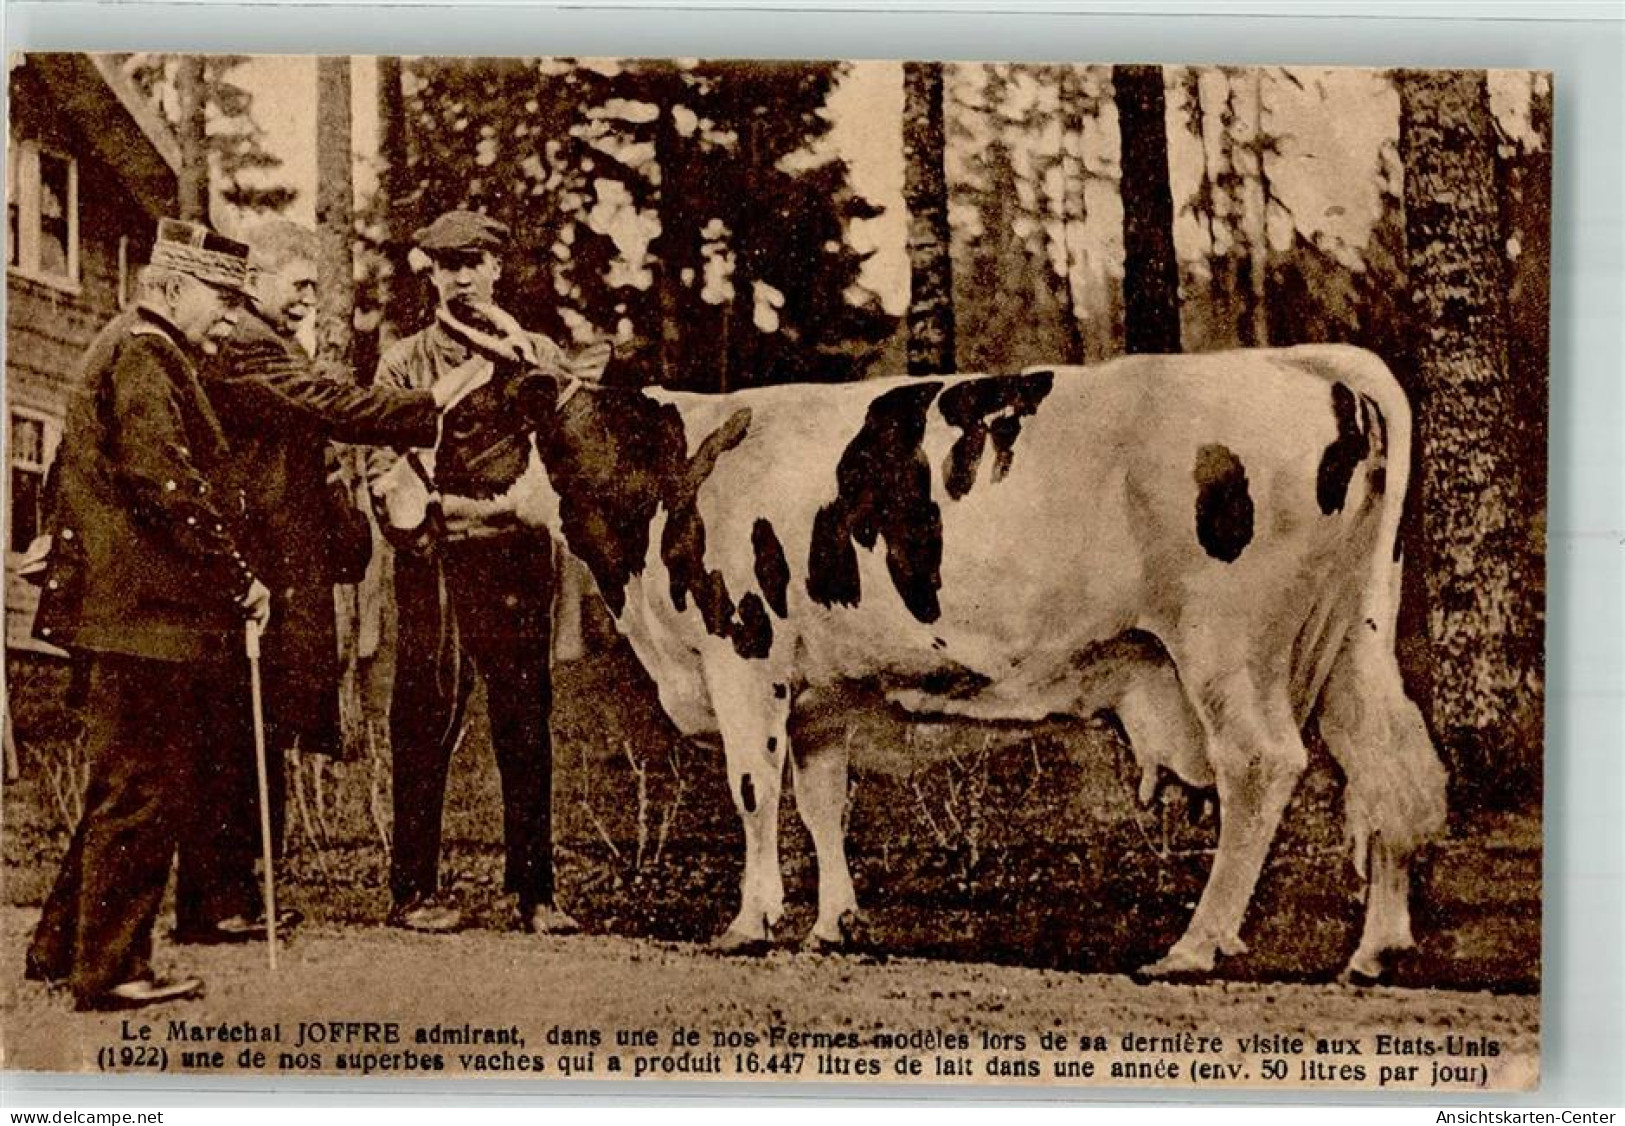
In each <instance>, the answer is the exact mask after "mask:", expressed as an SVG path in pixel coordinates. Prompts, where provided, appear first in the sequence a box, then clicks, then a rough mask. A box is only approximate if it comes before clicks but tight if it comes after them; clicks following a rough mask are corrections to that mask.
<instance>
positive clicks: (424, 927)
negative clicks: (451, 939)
mask: <svg viewBox="0 0 1625 1126" xmlns="http://www.w3.org/2000/svg"><path fill="white" fill-rule="evenodd" d="M388 922H389V925H390V926H392V927H400V928H401V929H402V930H409V931H418V932H420V933H422V934H450V933H451V932H452V931H458V930H462V929H463V913H462V912H461V911H459V910H457V908H455V907H452V906H451V905H450V904H446V903H437V902H435V901H434V900H433V899H428V898H426V897H419V898H416V899H410V900H407V901H406V902H405V903H400V904H397V905H396V906H395V909H394V910H392V911H391V912H390V913H389V919H388Z"/></svg>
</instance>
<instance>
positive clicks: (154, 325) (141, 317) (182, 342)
mask: <svg viewBox="0 0 1625 1126" xmlns="http://www.w3.org/2000/svg"><path fill="white" fill-rule="evenodd" d="M143 329H144V330H145V331H144V332H143ZM154 329H156V330H158V331H159V332H162V333H163V335H164V336H165V337H166V338H168V340H169V342H170V343H172V344H174V345H175V346H176V347H177V348H180V349H183V350H190V349H191V345H190V344H189V343H188V342H187V340H186V335H185V334H184V333H182V332H181V330H180V329H179V328H177V327H176V326H175V322H174V321H172V320H170V319H169V318H168V317H167V316H165V315H164V313H163V312H162V311H160V310H159V309H156V308H154V307H153V306H152V305H149V304H147V303H146V302H145V301H143V302H140V303H138V304H137V305H136V307H135V325H134V326H133V327H132V330H131V331H133V332H137V333H141V334H143V335H151V334H152V332H153V330H154Z"/></svg>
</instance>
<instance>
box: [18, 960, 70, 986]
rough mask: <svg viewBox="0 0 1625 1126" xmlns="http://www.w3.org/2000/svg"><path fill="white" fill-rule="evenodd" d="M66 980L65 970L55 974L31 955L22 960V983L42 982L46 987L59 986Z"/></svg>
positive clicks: (66, 972)
mask: <svg viewBox="0 0 1625 1126" xmlns="http://www.w3.org/2000/svg"><path fill="white" fill-rule="evenodd" d="M67 979H68V971H67V970H63V971H62V972H61V973H56V972H54V971H53V970H52V969H50V968H49V967H48V966H46V965H45V963H44V962H41V961H39V960H38V959H37V958H35V957H34V956H33V955H32V954H30V955H28V956H27V957H25V958H24V959H23V980H24V981H43V982H44V983H45V984H46V985H61V984H62V983H63V982H64V981H66V980H67Z"/></svg>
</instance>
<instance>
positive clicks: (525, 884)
mask: <svg viewBox="0 0 1625 1126" xmlns="http://www.w3.org/2000/svg"><path fill="white" fill-rule="evenodd" d="M415 239H416V242H417V246H418V249H419V250H420V251H421V252H422V254H423V255H425V256H427V258H428V261H429V269H430V279H431V281H432V282H433V284H434V288H435V291H436V294H437V295H438V298H439V305H438V308H437V311H436V320H435V323H433V324H432V325H430V326H429V327H428V328H426V329H424V330H423V331H421V332H419V333H417V334H415V335H413V336H409V337H407V338H405V339H404V340H401V341H399V342H397V343H396V344H395V346H394V347H392V348H391V349H390V350H389V351H388V352H387V353H385V355H384V356H383V358H382V359H381V361H380V363H379V367H378V378H377V380H376V382H377V383H378V384H379V385H380V386H386V387H433V386H435V385H436V384H438V383H439V381H441V380H442V379H444V378H445V377H446V375H447V373H448V372H451V371H453V370H455V369H456V368H457V366H458V365H459V364H462V363H465V362H467V361H468V360H469V359H470V357H471V356H473V357H478V356H479V355H480V352H479V351H478V349H475V348H471V347H470V337H469V336H468V335H467V334H465V333H463V332H460V331H459V327H458V326H459V325H461V324H463V323H464V321H465V319H466V318H469V317H471V316H481V317H483V318H484V319H485V320H486V323H488V324H489V323H490V322H491V320H492V319H495V320H496V321H497V323H499V324H502V325H505V326H506V336H507V342H508V343H510V344H511V345H513V347H514V348H515V349H516V350H517V352H518V353H519V354H522V355H523V356H524V357H525V359H526V361H527V362H528V363H529V364H531V365H533V366H535V367H538V368H542V369H544V370H551V371H553V372H565V371H568V372H571V373H573V374H578V375H583V374H584V375H593V374H596V371H597V370H599V369H601V368H602V367H603V364H604V361H605V360H606V359H607V358H608V350H607V348H603V347H602V346H600V347H599V348H597V349H589V350H588V351H587V352H585V353H583V354H582V355H581V356H579V357H577V358H576V359H574V360H571V359H568V358H567V357H565V355H564V354H563V352H562V350H561V349H560V348H559V347H558V346H557V345H556V344H554V343H553V342H552V341H550V340H548V339H547V338H546V337H544V336H540V335H536V334H529V333H524V332H523V331H522V330H520V329H519V328H518V326H517V324H516V323H515V322H514V321H513V320H512V318H509V317H507V315H506V314H503V313H502V312H501V311H500V310H499V309H497V308H496V307H495V305H494V303H493V294H494V290H495V286H496V282H497V279H498V277H500V275H501V263H500V261H499V259H498V258H497V254H498V253H499V252H500V251H501V250H502V249H503V247H504V245H505V243H506V241H507V228H506V227H504V226H503V225H502V224H501V223H499V222H497V221H495V220H493V219H490V218H488V217H486V216H484V215H479V214H475V213H473V212H470V211H450V212H447V213H446V214H444V215H442V216H440V217H439V218H438V219H436V220H435V221H434V222H433V223H431V224H430V225H429V226H427V227H425V228H423V229H422V230H419V231H418V232H416V235H415ZM452 417H455V416H452ZM453 424H454V423H453V422H452V421H451V419H450V418H448V425H453ZM462 437H464V438H471V439H472V444H473V445H474V446H475V447H477V445H478V441H479V440H480V439H479V437H478V436H469V435H463V436H462ZM525 441H526V438H525V436H523V435H516V436H508V437H502V436H500V435H493V436H492V438H491V439H490V444H491V449H490V451H489V454H490V457H491V458H493V459H495V460H498V461H500V460H502V459H503V456H502V455H506V454H513V453H515V451H513V450H507V449H505V448H499V447H505V444H511V443H515V442H517V443H523V442H525ZM518 456H520V457H523V456H524V454H523V452H522V451H521V452H519V453H518ZM390 464H392V459H390V458H388V457H378V458H374V459H373V460H372V461H371V463H370V464H369V467H368V476H369V477H370V478H372V479H373V480H376V479H377V478H378V477H380V476H382V475H383V473H384V472H385V471H386V470H387V469H388V468H389V466H390ZM470 483H471V484H473V485H475V487H474V488H470V489H467V490H466V491H465V492H464V495H457V494H458V493H459V491H460V490H459V487H458V483H457V482H454V481H450V480H442V481H441V482H440V484H441V486H442V487H443V488H444V490H445V492H446V495H445V496H444V498H443V501H442V503H443V507H444V515H445V522H446V527H447V529H448V531H447V534H446V538H445V541H444V542H443V543H441V544H438V545H436V548H435V551H434V553H433V554H413V553H411V552H407V551H402V552H398V553H397V554H396V557H395V602H396V607H397V612H398V614H399V632H398V641H397V650H396V663H395V686H394V696H393V701H392V704H391V709H390V739H391V743H392V745H393V750H394V763H393V780H394V813H395V826H394V850H393V865H392V871H391V873H390V891H391V894H392V896H393V898H394V908H393V910H392V911H391V913H390V922H391V924H392V925H395V926H399V927H405V928H407V929H411V930H418V931H429V932H443V931H452V930H456V929H458V928H459V927H460V926H461V925H462V922H463V919H462V913H461V911H459V910H458V909H457V908H456V907H455V906H454V905H452V904H450V903H448V902H446V901H444V900H443V899H442V898H440V896H439V894H438V892H439V864H440V832H441V815H442V810H443V807H444V804H445V793H446V777H447V772H448V768H449V765H450V762H451V753H452V750H453V748H454V747H455V745H456V743H457V738H458V735H459V732H460V731H461V728H462V724H463V721H464V709H465V706H466V704H467V701H468V695H469V692H470V690H471V689H472V686H473V677H472V673H473V671H474V670H478V671H479V673H480V674H481V675H482V676H483V677H484V679H485V685H486V699H487V702H488V706H489V710H490V720H491V741H492V743H493V745H494V750H495V752H496V760H497V770H498V772H499V774H500V775H501V780H502V813H503V817H502V823H503V836H504V841H505V845H506V864H505V887H506V890H507V891H508V892H509V893H511V894H514V895H516V896H517V897H518V907H519V922H520V925H521V926H522V927H524V928H526V929H528V930H530V931H532V932H535V933H538V934H564V933H571V932H574V931H575V930H577V929H578V928H577V925H576V923H575V920H573V919H571V918H570V916H569V915H567V914H565V913H564V912H563V911H561V910H559V908H558V907H557V906H556V904H555V903H554V886H553V841H552V810H551V804H552V742H551V736H550V733H549V731H548V719H549V714H550V712H551V708H552V674H551V670H550V668H549V657H550V649H551V641H552V618H551V609H552V607H551V603H552V596H553V549H552V544H551V543H550V541H549V540H548V539H547V538H546V536H545V534H544V533H540V532H538V531H535V530H533V529H528V528H523V527H521V526H519V524H518V522H517V520H516V519H514V517H513V514H512V513H511V512H503V511H500V510H499V505H497V504H496V503H494V502H491V501H484V500H477V499H472V497H473V496H474V495H475V494H477V493H478V492H480V491H481V490H479V489H478V487H477V485H478V483H477V482H464V484H470ZM470 665H472V668H471V667H470Z"/></svg>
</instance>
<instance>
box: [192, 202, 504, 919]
mask: <svg viewBox="0 0 1625 1126" xmlns="http://www.w3.org/2000/svg"><path fill="white" fill-rule="evenodd" d="M248 242H249V260H248V262H249V270H248V303H247V306H246V307H245V308H244V309H243V310H242V311H241V312H240V313H239V315H238V317H237V323H236V326H235V328H234V330H233V331H232V333H231V334H230V336H229V337H227V338H226V340H225V341H224V342H223V343H222V345H221V346H220V348H219V350H218V352H217V353H216V354H215V355H214V356H213V357H212V358H211V359H210V360H209V361H208V362H206V363H204V364H203V365H202V367H201V369H200V377H201V381H202V384H203V388H204V391H205V392H206V393H207V394H208V397H209V402H210V404H211V405H212V406H213V407H214V409H215V411H216V412H217V414H218V416H219V419H220V425H221V429H222V430H223V432H224V434H225V437H226V441H227V444H228V446H229V447H230V452H229V454H228V455H227V457H226V459H225V463H224V466H223V470H222V471H223V474H224V477H225V479H226V481H227V482H228V483H229V484H230V485H231V486H233V487H234V488H236V489H239V490H240V491H241V493H242V495H243V497H244V499H245V506H246V507H245V513H244V520H243V525H244V529H245V531H244V535H243V540H242V544H241V546H242V551H243V553H244V555H245V556H246V557H247V558H248V560H249V562H250V564H251V565H252V566H253V567H254V569H255V572H256V573H257V574H259V575H261V576H263V578H264V580H265V582H266V584H267V585H268V586H269V587H270V589H271V597H272V613H271V624H270V627H269V628H268V629H267V631H266V634H265V638H264V643H263V660H262V670H263V675H264V680H265V693H264V698H265V735H266V739H265V743H266V751H267V756H268V759H269V761H268V763H267V775H268V779H269V782H270V791H271V814H272V817H271V821H272V828H273V838H274V839H275V840H277V841H278V842H280V840H281V836H282V824H283V810H284V802H283V795H284V793H285V789H284V782H283V769H282V767H283V756H284V753H285V752H286V751H288V750H290V749H292V748H294V747H295V746H297V747H298V749H299V750H301V751H304V752H306V753H311V752H314V753H318V754H329V755H336V754H337V753H338V752H339V749H340V748H339V723H338V685H339V667H338V641H337V636H336V628H335V618H334V608H333V584H334V583H336V582H357V581H359V580H360V578H361V573H360V572H362V571H364V570H365V568H366V565H367V555H368V554H369V552H370V550H371V545H372V540H371V528H370V527H369V526H368V524H367V521H366V517H365V516H364V515H362V514H361V513H360V512H358V511H357V510H356V509H355V508H354V506H353V503H352V502H351V500H350V498H349V496H348V495H347V491H346V490H345V489H344V488H343V486H342V485H341V484H339V485H330V484H329V482H328V459H329V457H330V455H331V450H330V448H329V440H330V439H331V440H336V441H340V442H350V443H356V444H361V445H390V446H400V447H410V446H422V447H426V446H432V445H434V443H435V439H436V437H437V435H438V432H439V419H440V414H439V412H440V411H441V409H443V408H444V407H445V406H446V405H447V404H449V403H452V402H455V401H456V400H457V398H458V397H459V396H460V395H462V394H464V393H465V392H467V391H468V390H470V389H471V388H472V387H473V386H474V385H475V384H476V383H477V382H478V380H479V379H480V378H481V377H482V376H483V374H484V373H483V372H482V371H481V370H480V366H479V365H478V364H474V363H467V364H463V365H461V366H459V367H454V368H452V369H450V370H449V371H447V372H446V375H445V378H443V379H441V380H439V381H438V382H436V383H435V385H434V386H433V387H432V388H422V389H417V388H413V389H406V388H399V387H362V386H357V385H356V384H354V383H349V382H342V381H340V380H338V379H334V378H332V377H330V376H326V375H322V374H319V373H318V372H316V371H315V370H314V368H313V366H312V364H311V359H310V357H309V355H308V354H307V353H306V352H305V349H304V346H303V345H302V344H301V343H300V341H299V337H298V333H299V330H300V327H301V326H302V325H304V324H305V322H306V321H307V320H309V319H310V317H311V316H312V315H313V314H314V312H315V303H316V258H317V253H318V245H317V236H316V232H315V231H313V230H311V229H309V228H308V227H303V226H300V225H299V224H297V223H293V222H290V221H289V220H286V219H272V220H268V221H266V222H264V223H262V224H261V225H260V226H258V227H257V228H254V229H253V230H251V231H250V232H249V233H248ZM357 522H359V526H358V525H357ZM205 781H206V783H207V785H206V792H205V794H204V795H203V797H204V800H203V801H202V802H201V803H200V808H199V810H198V814H197V816H198V817H200V818H203V819H205V820H207V821H208V823H209V824H210V826H211V829H212V832H213V834H214V835H215V836H216V837H217V839H219V840H220V841H221V842H222V844H221V846H220V848H219V849H218V850H216V851H215V853H213V854H211V855H208V856H205V857H200V858H199V859H200V860H207V861H218V863H211V864H208V865H205V864H202V863H199V864H193V863H190V862H189V859H190V858H191V857H192V855H194V854H192V853H185V854H183V856H182V863H181V867H180V873H179V879H178V882H177V894H176V929H175V934H176V939H177V940H178V941H181V942H193V943H205V944H213V943H226V942H245V941H251V940H255V939H261V938H264V937H265V934H266V930H267V928H266V923H265V919H264V912H263V906H262V904H261V902H260V883H259V881H258V880H256V879H255V876H254V862H255V860H256V858H257V857H258V856H259V853H260V838H259V824H260V822H259V787H258V783H257V778H256V771H255V765H254V747H253V744H252V742H250V743H249V744H248V745H247V746H243V747H239V748H234V749H232V753H225V749H223V750H222V753H220V754H218V755H217V756H216V757H215V759H214V761H213V762H212V763H211V769H210V770H209V771H208V772H206V774H205ZM279 914H280V916H281V917H280V918H279V919H278V926H279V929H286V928H287V927H288V926H290V925H292V924H293V923H296V922H297V921H298V918H297V913H295V912H287V911H284V912H280V913H279Z"/></svg>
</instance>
